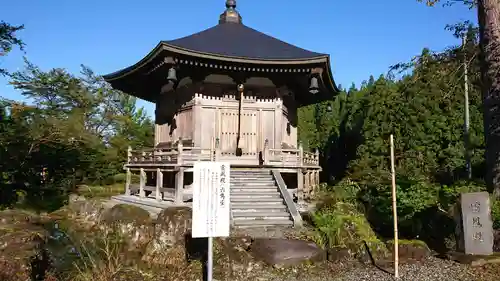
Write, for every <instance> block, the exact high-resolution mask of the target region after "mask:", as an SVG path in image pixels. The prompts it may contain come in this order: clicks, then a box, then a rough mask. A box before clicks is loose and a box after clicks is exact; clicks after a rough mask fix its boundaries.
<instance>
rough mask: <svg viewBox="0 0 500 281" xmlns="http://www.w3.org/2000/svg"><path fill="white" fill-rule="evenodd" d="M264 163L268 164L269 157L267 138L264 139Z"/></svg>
mask: <svg viewBox="0 0 500 281" xmlns="http://www.w3.org/2000/svg"><path fill="white" fill-rule="evenodd" d="M263 156H264V165H269V162H270V161H269V160H270V159H269V157H270V153H269V140H268V139H266V140H265V141H264V155H263Z"/></svg>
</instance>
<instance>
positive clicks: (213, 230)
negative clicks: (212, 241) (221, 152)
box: [192, 162, 230, 238]
mask: <svg viewBox="0 0 500 281" xmlns="http://www.w3.org/2000/svg"><path fill="white" fill-rule="evenodd" d="M229 169H230V166H229V164H228V163H219V162H198V163H195V165H194V171H193V221H192V223H193V225H192V236H193V237H195V238H197V237H226V236H229V228H230V213H229V212H230V208H229V207H230V206H229V204H228V201H229V191H230V190H229V184H230V180H229V178H230V175H229V171H230V170H229Z"/></svg>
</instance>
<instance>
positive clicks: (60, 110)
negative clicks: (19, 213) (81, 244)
mask: <svg viewBox="0 0 500 281" xmlns="http://www.w3.org/2000/svg"><path fill="white" fill-rule="evenodd" d="M81 69H82V70H81V73H80V75H79V76H75V75H73V74H70V73H68V72H67V71H66V70H64V69H51V70H49V71H43V70H41V69H40V68H39V67H37V66H35V65H34V64H32V63H30V62H28V61H26V67H25V69H24V70H22V71H18V72H15V73H12V74H10V77H11V84H12V85H13V86H14V87H15V88H16V89H18V90H20V91H21V92H22V95H24V96H25V97H26V98H27V100H29V101H32V103H31V104H27V103H21V102H16V101H9V100H3V101H2V103H1V107H0V108H1V114H2V116H1V117H2V119H1V127H0V159H1V160H0V171H2V183H1V184H2V191H3V192H6V193H8V194H6V195H5V196H4V197H3V198H10V199H11V200H4V201H6V202H4V203H5V204H6V205H8V204H10V203H12V202H16V201H17V200H18V197H19V196H20V195H24V196H25V200H30V202H31V201H36V202H37V203H44V202H52V203H54V204H56V205H57V200H55V198H58V197H60V198H61V199H64V196H65V195H66V194H67V193H68V191H70V190H71V189H73V188H74V186H75V185H76V184H79V183H103V182H106V181H110V180H111V179H112V178H113V176H114V175H116V174H118V173H121V170H122V165H123V163H124V162H125V160H126V158H125V157H126V151H127V147H128V146H129V145H132V146H149V145H152V142H153V139H154V136H153V131H154V130H153V127H154V123H153V121H152V120H151V119H150V118H149V116H147V115H146V112H145V110H144V109H143V108H137V107H136V99H135V98H134V97H131V96H129V95H126V94H123V93H121V92H119V91H116V90H114V89H112V88H111V87H110V86H109V85H108V84H106V83H105V82H104V81H103V79H102V78H101V77H99V76H97V75H95V73H94V72H93V71H92V70H91V69H90V68H88V67H86V66H83V65H82V68H81ZM47 196H49V197H50V198H51V199H46V197H47ZM39 199H42V200H39ZM60 203H61V202H60ZM31 204H35V203H31ZM40 207H44V206H40Z"/></svg>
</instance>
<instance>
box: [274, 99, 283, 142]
mask: <svg viewBox="0 0 500 281" xmlns="http://www.w3.org/2000/svg"><path fill="white" fill-rule="evenodd" d="M282 119H283V109H282V101H281V99H277V100H275V107H274V143H273V147H272V148H281V142H282V140H281V139H282V137H283V131H282V129H283V128H282Z"/></svg>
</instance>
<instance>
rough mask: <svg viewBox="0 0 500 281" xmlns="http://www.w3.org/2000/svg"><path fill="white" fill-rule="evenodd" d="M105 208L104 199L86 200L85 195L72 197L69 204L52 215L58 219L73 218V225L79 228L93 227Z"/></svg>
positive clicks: (51, 215)
mask: <svg viewBox="0 0 500 281" xmlns="http://www.w3.org/2000/svg"><path fill="white" fill-rule="evenodd" d="M104 210H105V206H104V203H103V201H101V200H94V199H92V200H86V199H85V198H84V197H75V196H73V197H72V198H70V200H69V202H68V205H66V206H64V207H63V208H61V209H59V210H57V211H54V212H52V213H50V217H51V218H52V219H53V220H56V221H66V220H72V221H73V223H72V225H75V222H76V225H77V226H78V228H79V229H86V230H88V229H91V228H92V227H94V226H95V225H97V224H98V223H99V222H100V220H101V215H102V213H103V212H104Z"/></svg>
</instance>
